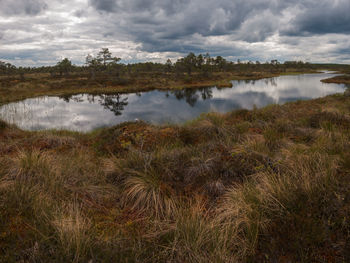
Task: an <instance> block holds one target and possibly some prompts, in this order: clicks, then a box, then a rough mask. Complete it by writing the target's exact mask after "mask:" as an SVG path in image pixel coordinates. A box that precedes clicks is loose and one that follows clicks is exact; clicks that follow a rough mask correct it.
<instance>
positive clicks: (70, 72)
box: [0, 48, 344, 84]
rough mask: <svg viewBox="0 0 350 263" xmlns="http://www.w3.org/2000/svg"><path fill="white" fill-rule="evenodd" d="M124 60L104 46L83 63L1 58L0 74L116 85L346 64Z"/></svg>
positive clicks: (193, 57) (199, 57)
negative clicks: (28, 63)
mask: <svg viewBox="0 0 350 263" xmlns="http://www.w3.org/2000/svg"><path fill="white" fill-rule="evenodd" d="M120 61H121V59H120V58H118V57H115V56H113V54H112V53H111V52H110V51H109V49H108V48H102V49H101V51H100V52H98V54H96V56H91V55H88V56H87V57H86V62H85V64H84V65H82V66H77V65H73V64H72V62H71V61H70V60H69V59H68V58H65V59H63V60H62V61H59V62H58V63H57V64H56V65H54V66H42V67H16V66H14V65H12V64H10V63H6V62H3V61H0V75H1V76H8V77H13V78H20V79H21V80H25V76H26V74H33V73H47V74H50V75H49V76H51V77H53V78H60V77H62V78H63V77H64V78H69V77H77V76H84V77H87V78H88V79H90V80H99V79H100V80H103V79H106V78H107V79H109V80H111V79H112V80H114V81H115V82H116V83H117V84H125V83H124V82H126V81H127V79H130V78H133V77H136V76H137V77H138V78H140V77H142V75H145V76H147V77H149V76H150V74H155V75H157V76H159V75H162V76H165V75H168V76H173V77H174V78H177V79H179V78H180V79H184V80H186V78H188V79H189V80H190V79H193V78H210V77H211V76H212V74H213V73H217V72H233V73H237V75H245V76H247V75H249V74H250V73H253V72H265V73H271V74H278V73H283V72H289V71H306V70H316V69H319V68H322V67H325V68H332V69H334V70H337V69H342V68H343V67H344V65H339V64H311V63H307V62H303V61H286V62H284V63H280V62H279V61H278V60H271V61H269V62H264V63H261V62H259V61H255V62H253V61H248V62H242V61H240V60H237V61H235V62H233V61H228V60H226V59H225V58H223V57H222V56H217V57H211V56H210V55H209V54H208V53H207V54H204V55H203V54H199V55H195V54H194V53H189V54H188V55H187V56H186V57H183V58H180V59H178V60H177V61H175V62H172V61H171V60H170V59H168V60H167V61H166V63H153V62H143V63H134V64H123V63H120Z"/></svg>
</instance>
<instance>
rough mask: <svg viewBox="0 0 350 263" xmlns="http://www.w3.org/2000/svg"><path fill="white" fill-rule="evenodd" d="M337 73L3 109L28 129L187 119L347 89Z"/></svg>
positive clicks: (3, 115) (49, 100)
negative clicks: (336, 79)
mask: <svg viewBox="0 0 350 263" xmlns="http://www.w3.org/2000/svg"><path fill="white" fill-rule="evenodd" d="M333 76H335V74H330V73H320V74H304V75H292V76H280V77H276V78H269V79H262V80H255V81H253V80H251V81H232V83H233V87H232V88H216V87H208V88H199V89H184V90H176V91H157V90H156V91H149V92H140V93H130V94H114V95H104V94H101V95H88V94H81V95H74V96H65V97H49V96H45V97H39V98H34V99H26V100H23V101H21V102H16V103H10V104H7V105H4V106H2V107H0V119H3V120H5V121H7V122H9V123H12V124H16V125H17V126H18V127H20V128H22V129H25V130H45V129H67V130H75V131H90V130H93V129H95V128H99V127H105V126H112V125H115V124H118V123H121V122H125V121H134V120H136V119H138V120H143V121H146V122H150V123H154V124H162V123H182V122H185V121H187V120H191V119H194V118H196V117H198V116H199V115H200V114H201V113H205V112H213V111H215V112H228V111H232V110H234V109H242V108H244V109H252V108H253V107H254V105H255V106H256V107H263V106H266V105H268V104H274V103H278V104H281V103H285V102H289V101H296V100H306V99H312V98H318V97H323V96H326V95H329V94H333V93H339V92H344V87H345V86H344V85H339V84H325V83H322V82H320V80H321V79H325V78H330V77H333Z"/></svg>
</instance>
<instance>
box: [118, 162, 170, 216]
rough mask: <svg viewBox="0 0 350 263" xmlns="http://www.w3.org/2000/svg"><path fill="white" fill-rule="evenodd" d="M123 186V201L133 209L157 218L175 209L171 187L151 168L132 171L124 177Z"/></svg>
mask: <svg viewBox="0 0 350 263" xmlns="http://www.w3.org/2000/svg"><path fill="white" fill-rule="evenodd" d="M124 187H125V192H124V197H123V202H124V204H126V205H129V206H130V209H131V210H133V211H136V212H139V213H146V214H151V215H154V216H156V217H157V218H159V217H164V216H168V215H172V214H173V212H174V211H175V209H176V203H177V201H176V197H175V194H174V191H173V189H172V188H171V187H170V186H169V185H168V184H167V183H166V182H164V181H163V180H162V178H161V175H160V174H159V173H158V172H157V171H156V170H154V169H152V168H151V169H148V170H145V171H143V172H138V171H133V172H132V175H131V176H129V177H128V178H126V180H125V183H124Z"/></svg>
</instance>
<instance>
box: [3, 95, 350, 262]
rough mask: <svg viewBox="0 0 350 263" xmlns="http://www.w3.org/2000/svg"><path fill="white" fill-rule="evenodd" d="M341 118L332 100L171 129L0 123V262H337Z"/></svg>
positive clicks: (341, 239) (348, 168) (345, 103)
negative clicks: (60, 128) (63, 128)
mask: <svg viewBox="0 0 350 263" xmlns="http://www.w3.org/2000/svg"><path fill="white" fill-rule="evenodd" d="M349 116H350V100H349V98H348V97H346V96H342V95H334V96H329V97H326V98H321V99H318V100H313V101H304V102H295V103H288V104H286V105H283V106H277V105H274V106H270V107H267V108H264V109H261V110H258V109H254V110H253V111H237V112H233V113H229V114H223V115H221V114H209V115H203V116H201V117H200V118H199V119H198V120H195V121H193V122H191V123H188V124H186V125H185V126H166V127H156V126H150V125H147V124H144V123H132V124H124V125H120V126H116V127H113V128H110V129H104V130H100V131H98V132H94V133H91V134H78V133H70V132H53V131H48V132H24V131H21V130H18V129H17V128H15V127H9V126H7V124H3V125H2V126H3V128H0V147H1V148H0V215H1V216H0V261H2V262H17V261H21V262H347V261H349V260H350V255H349V253H348V247H347V244H348V243H349V242H350V224H349V221H348V220H347V219H348V218H349V217H350V203H349V200H350V196H349V192H350V191H349V190H350V184H349V179H350V178H349V174H350V154H349V144H350V136H349V128H350V127H349V121H348V120H349ZM0 124H1V123H0ZM2 126H0V127H2ZM146 130H147V132H145V131H146ZM155 142H159V143H155Z"/></svg>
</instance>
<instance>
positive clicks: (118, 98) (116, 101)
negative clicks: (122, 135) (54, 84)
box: [59, 93, 141, 116]
mask: <svg viewBox="0 0 350 263" xmlns="http://www.w3.org/2000/svg"><path fill="white" fill-rule="evenodd" d="M83 96H86V97H87V101H88V102H89V103H94V102H95V101H96V98H97V101H98V102H99V104H100V105H101V106H103V107H104V108H105V109H108V110H110V111H111V112H113V113H114V115H116V116H119V115H122V111H123V110H124V109H125V106H127V105H128V104H129V103H128V97H124V98H123V97H122V95H120V94H119V93H117V94H113V95H90V94H89V95H83V94H82V95H63V96H60V97H59V98H60V99H63V100H64V101H65V102H67V103H69V101H74V102H84V99H83ZM139 96H141V95H139Z"/></svg>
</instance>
